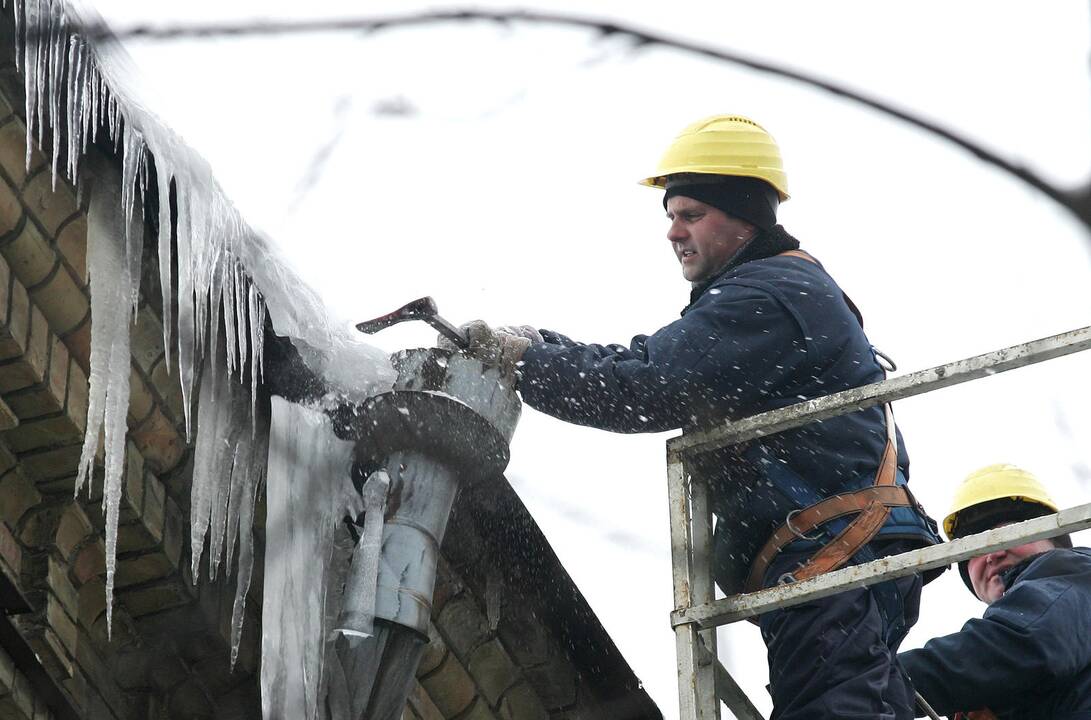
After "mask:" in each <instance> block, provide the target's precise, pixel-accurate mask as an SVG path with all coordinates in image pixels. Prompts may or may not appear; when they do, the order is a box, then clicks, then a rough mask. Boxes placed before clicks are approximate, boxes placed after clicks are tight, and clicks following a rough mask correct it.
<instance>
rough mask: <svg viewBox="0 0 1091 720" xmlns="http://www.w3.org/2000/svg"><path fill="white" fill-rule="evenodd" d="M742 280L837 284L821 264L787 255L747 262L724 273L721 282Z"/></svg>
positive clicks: (797, 256) (782, 254) (806, 258)
mask: <svg viewBox="0 0 1091 720" xmlns="http://www.w3.org/2000/svg"><path fill="white" fill-rule="evenodd" d="M740 280H741V281H747V280H760V281H765V282H773V283H783V282H792V281H802V282H808V283H814V282H816V281H817V282H822V283H830V284H834V285H835V284H836V282H835V281H834V279H833V278H832V277H830V274H829V273H828V272H826V270H825V268H823V267H822V265H821V264H820V263H818V262H816V261H814V260H811V259H808V257H801V256H799V255H795V254H787V253H781V254H780V255H772V256H770V257H767V258H760V259H758V260H751V261H750V262H745V263H743V264H742V265H739V266H738V267H735V268H732V269H731V271H729V272H727V273H724V275H723V277H721V278H720V280H719V282H723V283H730V282H733V281H735V282H737V281H740ZM717 284H718V283H717Z"/></svg>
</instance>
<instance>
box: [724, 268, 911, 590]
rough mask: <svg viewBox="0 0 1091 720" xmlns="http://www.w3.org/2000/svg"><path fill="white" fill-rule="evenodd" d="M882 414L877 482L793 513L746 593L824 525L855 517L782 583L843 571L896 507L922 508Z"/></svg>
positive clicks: (757, 561) (760, 557) (761, 556)
mask: <svg viewBox="0 0 1091 720" xmlns="http://www.w3.org/2000/svg"><path fill="white" fill-rule="evenodd" d="M780 254H781V255H789V256H791V257H798V258H803V259H804V260H808V261H810V262H813V263H815V264H817V261H816V260H815V259H814V258H813V257H811V256H810V255H809V254H807V253H806V252H803V251H802V250H789V251H788V252H784V253H780ZM846 301H848V298H847V297H846ZM850 307H852V305H851V303H850ZM883 412H884V416H885V421H886V447H885V448H884V450H883V455H882V459H881V460H880V461H879V469H878V471H877V472H876V473H875V482H874V484H873V485H871V486H869V487H866V488H862V489H860V490H855V491H853V492H848V493H839V494H837V495H833V496H831V497H828V498H826V499H824V500H820V501H819V502H817V503H815V504H813V505H810V506H808V507H805V508H802V509H798V510H793V511H792V512H790V513H788V517H786V518H785V519H784V524H782V525H781V526H780V527H779V528H777V529H776V531H775V532H774V533H773V535H772V536H771V537H770V538H769V540H767V541H766V543H765V545H764V546H763V547H762V549H761V550H760V551H759V552H758V554H757V556H756V557H755V558H754V562H753V564H752V565H751V566H750V574H749V576H748V577H747V580H746V584H745V585H744V587H743V590H744V592H754V591H756V590H760V589H761V588H762V586H763V584H764V578H765V572H766V570H767V569H768V568H769V564H770V563H771V562H772V561H773V559H774V558H775V557H776V556H777V554H778V553H780V551H781V550H783V549H784V548H785V547H787V546H788V545H789V544H791V543H792V542H794V541H796V540H812V541H813V540H815V539H816V538H814V537H811V536H810V533H811V532H812V531H813V530H815V529H817V528H818V527H819V526H821V525H824V524H825V523H828V522H830V521H831V520H835V519H837V518H841V517H845V516H847V515H855V516H856V517H855V518H854V519H853V521H852V522H850V523H849V524H848V525H847V526H846V527H845V528H844V529H843V530H842V531H841V532H840V533H838V534H837V536H836V537H834V538H833V539H832V540H831V541H830V542H828V543H826V544H825V545H823V546H822V547H821V548H819V550H818V551H817V552H816V553H815V554H814V555H813V556H811V558H810V559H809V560H808V561H807V562H805V563H804V564H803V565H802V566H801V567H800V568H799V569H798V570H795V571H793V572H791V573H787V574H785V575H784V576H782V577H781V578H780V579H779V582H781V583H788V582H798V581H801V580H807V579H809V578H813V577H815V576H817V575H821V574H822V573H826V572H830V571H832V570H836V569H838V568H839V567H841V566H843V565H844V564H845V563H847V562H848V561H849V559H851V558H852V556H853V555H855V554H856V553H857V552H859V551H860V549H861V548H863V547H864V546H865V545H867V544H868V543H869V542H870V541H871V540H872V538H874V537H875V535H876V534H877V533H878V532H879V529H880V528H881V527H882V526H883V523H885V522H886V520H887V517H889V516H890V509H891V508H894V507H913V506H916V505H917V501H916V499H915V498H914V497H913V496H912V495H911V494H910V492H909V490H908V488H906V487H903V486H900V485H898V484H896V480H895V478H896V476H897V471H898V438H897V434H896V430H895V425H894V413H893V411H892V410H891V408H890V403H886V404H884V405H883Z"/></svg>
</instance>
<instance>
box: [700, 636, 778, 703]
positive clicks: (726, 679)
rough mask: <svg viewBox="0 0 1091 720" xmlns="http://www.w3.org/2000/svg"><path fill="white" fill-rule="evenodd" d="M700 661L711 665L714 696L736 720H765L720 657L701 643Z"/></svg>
mask: <svg viewBox="0 0 1091 720" xmlns="http://www.w3.org/2000/svg"><path fill="white" fill-rule="evenodd" d="M701 662H703V663H708V664H709V665H711V666H712V668H713V670H714V672H715V675H716V697H718V698H719V699H720V700H721V701H723V704H724V705H727V707H728V709H729V710H730V711H731V712H732V713H733V714H734V715H735V718H736V720H765V716H764V715H762V714H761V711H759V710H758V709H757V708H756V707H754V703H752V702H750V698H748V697H747V696H746V693H745V692H743V689H742V688H741V687H739V684H738V683H737V682H735V678H733V677H731V673H729V672H728V671H727V668H725V667H724V666H723V663H721V662H720V659H719V658H718V657H716V656H715V655H713V654H712V653H711V652H709V649H708V648H706V647H704V646H703V645H702V646H701Z"/></svg>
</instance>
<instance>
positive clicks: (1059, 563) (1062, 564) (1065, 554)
mask: <svg viewBox="0 0 1091 720" xmlns="http://www.w3.org/2000/svg"><path fill="white" fill-rule="evenodd" d="M1063 576H1071V577H1073V578H1081V579H1082V580H1083V582H1086V583H1088V584H1089V585H1091V548H1086V547H1074V548H1054V549H1053V550H1049V551H1047V552H1044V553H1041V554H1040V555H1035V556H1034V557H1032V558H1029V559H1028V560H1027V561H1026V564H1025V565H1023V567H1022V569H1021V570H1020V571H1019V572H1018V573H1016V574H1015V575H1014V577H1012V578H1011V582H1010V583H1009V587H1010V586H1012V585H1014V584H1015V583H1017V582H1020V581H1026V580H1041V579H1046V578H1055V577H1063Z"/></svg>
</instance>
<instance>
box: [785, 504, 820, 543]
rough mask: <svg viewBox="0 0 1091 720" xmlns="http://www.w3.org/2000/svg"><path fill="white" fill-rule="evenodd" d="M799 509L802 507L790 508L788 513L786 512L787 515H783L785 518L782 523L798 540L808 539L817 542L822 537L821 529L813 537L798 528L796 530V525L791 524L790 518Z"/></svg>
mask: <svg viewBox="0 0 1091 720" xmlns="http://www.w3.org/2000/svg"><path fill="white" fill-rule="evenodd" d="M801 510H802V508H796V509H795V510H792V511H791V512H790V513H788V515H787V516H785V518H784V524H785V525H786V526H787V527H788V529H789V530H791V531H792V534H793V535H795V536H796V537H797V538H799V539H800V540H808V541H810V542H818V541H819V540H821V539H822V534H821V531H819V534H818V535H815V536H814V537H811V536H810V535H807V534H805V533H802V532H800V531H799V530H796V526H795V525H793V524H792V518H793V517H795V516H796V515H797V514H798V513H799V512H800V511H801Z"/></svg>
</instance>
